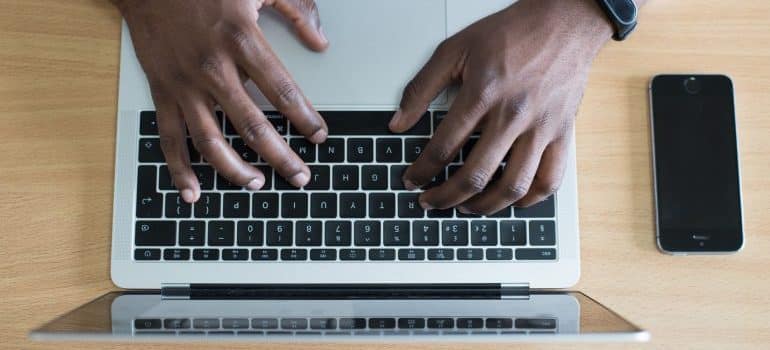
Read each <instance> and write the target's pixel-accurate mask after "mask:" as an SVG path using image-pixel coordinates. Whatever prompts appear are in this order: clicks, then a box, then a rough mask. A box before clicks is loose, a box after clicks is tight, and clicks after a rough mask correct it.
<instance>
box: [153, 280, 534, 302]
mask: <svg viewBox="0 0 770 350" xmlns="http://www.w3.org/2000/svg"><path fill="white" fill-rule="evenodd" d="M160 294H161V297H162V298H163V299H166V300H214V299H236V300H237V299H528V298H529V283H483V284H482V283H469V284H462V283H452V284H204V283H199V284H179V283H164V284H162V285H161V289H160Z"/></svg>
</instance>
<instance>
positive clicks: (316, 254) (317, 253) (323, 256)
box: [310, 249, 337, 261]
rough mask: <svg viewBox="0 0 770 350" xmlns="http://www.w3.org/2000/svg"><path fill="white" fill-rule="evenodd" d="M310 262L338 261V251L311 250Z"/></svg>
mask: <svg viewBox="0 0 770 350" xmlns="http://www.w3.org/2000/svg"><path fill="white" fill-rule="evenodd" d="M310 260H315V261H334V260H337V251H336V250H334V249H310Z"/></svg>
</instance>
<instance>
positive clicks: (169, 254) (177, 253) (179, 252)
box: [163, 248, 190, 260]
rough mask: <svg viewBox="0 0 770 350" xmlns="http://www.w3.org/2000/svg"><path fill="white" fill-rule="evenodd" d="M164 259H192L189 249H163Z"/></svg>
mask: <svg viewBox="0 0 770 350" xmlns="http://www.w3.org/2000/svg"><path fill="white" fill-rule="evenodd" d="M163 260H190V250H189V249H178V248H174V249H172V248H169V249H163Z"/></svg>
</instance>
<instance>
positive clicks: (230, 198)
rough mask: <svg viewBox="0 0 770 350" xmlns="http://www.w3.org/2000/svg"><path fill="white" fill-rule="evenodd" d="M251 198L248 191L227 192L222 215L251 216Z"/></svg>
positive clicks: (229, 216) (232, 216)
mask: <svg viewBox="0 0 770 350" xmlns="http://www.w3.org/2000/svg"><path fill="white" fill-rule="evenodd" d="M249 199H250V198H249V194H248V193H225V195H224V203H223V205H222V216H224V217H226V218H247V217H249V203H250V200H249Z"/></svg>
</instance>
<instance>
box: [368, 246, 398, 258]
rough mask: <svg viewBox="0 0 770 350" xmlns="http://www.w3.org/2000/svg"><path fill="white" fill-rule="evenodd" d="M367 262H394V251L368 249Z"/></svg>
mask: <svg viewBox="0 0 770 350" xmlns="http://www.w3.org/2000/svg"><path fill="white" fill-rule="evenodd" d="M369 260H372V261H383V260H396V250H395V249H374V248H372V249H369Z"/></svg>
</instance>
